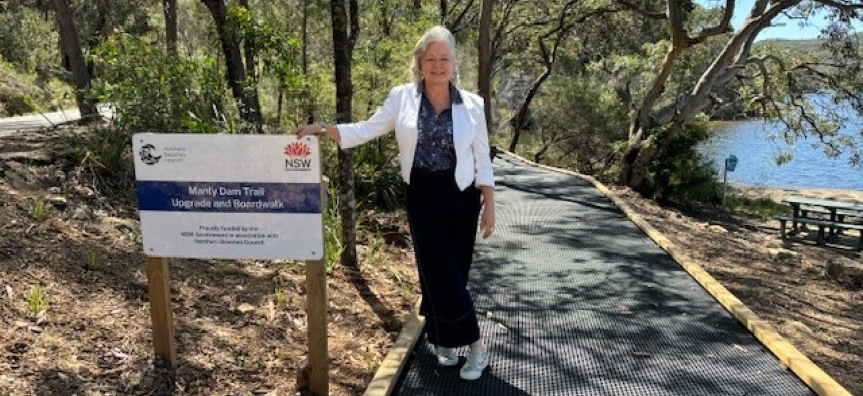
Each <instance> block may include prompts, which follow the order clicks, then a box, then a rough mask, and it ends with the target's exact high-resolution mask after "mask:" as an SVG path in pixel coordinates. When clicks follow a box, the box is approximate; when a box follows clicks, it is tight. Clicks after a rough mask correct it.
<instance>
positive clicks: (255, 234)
mask: <svg viewBox="0 0 863 396" xmlns="http://www.w3.org/2000/svg"><path fill="white" fill-rule="evenodd" d="M132 142H133V144H132V146H133V149H134V155H135V178H136V185H137V190H138V207H139V210H140V217H141V232H142V234H143V241H144V252H145V253H146V254H147V255H149V256H161V257H184V258H225V259H243V258H248V259H293V260H320V259H321V258H322V257H323V249H324V230H323V217H322V210H321V209H322V208H321V206H322V202H321V170H320V169H321V157H320V150H319V146H318V140H317V138H313V137H305V138H303V139H298V138H297V137H296V136H295V135H227V134H218V135H212V134H162V133H159V134H156V133H142V134H136V135H134V136H133V141H132Z"/></svg>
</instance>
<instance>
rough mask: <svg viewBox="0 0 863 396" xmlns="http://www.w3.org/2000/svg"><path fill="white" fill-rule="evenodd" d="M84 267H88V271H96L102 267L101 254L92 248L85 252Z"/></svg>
mask: <svg viewBox="0 0 863 396" xmlns="http://www.w3.org/2000/svg"><path fill="white" fill-rule="evenodd" d="M84 268H85V269H87V271H91V272H96V271H98V270H99V269H100V268H102V264H101V260H99V254H98V253H96V252H94V251H92V250H88V251H87V252H86V253H85V254H84Z"/></svg>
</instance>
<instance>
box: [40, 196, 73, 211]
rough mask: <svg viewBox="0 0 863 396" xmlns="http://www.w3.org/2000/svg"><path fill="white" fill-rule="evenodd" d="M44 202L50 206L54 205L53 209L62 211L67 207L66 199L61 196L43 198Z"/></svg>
mask: <svg viewBox="0 0 863 396" xmlns="http://www.w3.org/2000/svg"><path fill="white" fill-rule="evenodd" d="M45 200H46V201H48V202H49V203H51V205H54V207H55V208H57V209H63V208H65V207H66V206H67V205H69V201H68V200H67V199H66V197H64V196H61V195H49V196H48V197H46V198H45Z"/></svg>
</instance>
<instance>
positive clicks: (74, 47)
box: [54, 0, 99, 119]
mask: <svg viewBox="0 0 863 396" xmlns="http://www.w3.org/2000/svg"><path fill="white" fill-rule="evenodd" d="M54 10H55V11H56V13H57V25H58V26H59V27H60V52H61V53H62V54H63V65H64V67H66V68H67V69H69V70H71V71H72V82H73V84H74V86H75V101H76V102H77V104H78V109H79V110H80V111H81V118H83V119H88V118H92V117H97V116H98V115H99V111H98V110H97V108H96V103H95V102H94V101H93V100H91V99H90V98H88V97H87V90H89V88H90V72H89V71H88V70H87V63H86V62H85V61H84V53H83V52H82V51H81V44H80V41H79V39H78V30H77V29H76V28H75V21H74V20H73V19H72V11H71V10H70V9H69V4H67V3H66V0H54Z"/></svg>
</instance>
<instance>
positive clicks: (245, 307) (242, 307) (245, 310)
mask: <svg viewBox="0 0 863 396" xmlns="http://www.w3.org/2000/svg"><path fill="white" fill-rule="evenodd" d="M254 310H255V307H253V306H252V304H249V303H242V304H240V305H239V306H238V307H237V311H240V312H242V313H249V312H252V311H254Z"/></svg>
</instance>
